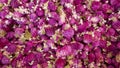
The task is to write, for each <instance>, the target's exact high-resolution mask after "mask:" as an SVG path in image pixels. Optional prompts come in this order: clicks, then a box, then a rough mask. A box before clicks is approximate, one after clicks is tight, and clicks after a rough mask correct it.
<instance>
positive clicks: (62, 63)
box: [55, 58, 66, 68]
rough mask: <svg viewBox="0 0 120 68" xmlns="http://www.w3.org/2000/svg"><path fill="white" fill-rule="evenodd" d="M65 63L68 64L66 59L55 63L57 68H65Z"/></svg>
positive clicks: (60, 59)
mask: <svg viewBox="0 0 120 68" xmlns="http://www.w3.org/2000/svg"><path fill="white" fill-rule="evenodd" d="M65 63H66V61H65V59H62V58H59V59H57V61H56V62H55V67H56V68H64V65H65Z"/></svg>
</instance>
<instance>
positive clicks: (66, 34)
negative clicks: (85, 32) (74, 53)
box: [63, 29, 74, 39]
mask: <svg viewBox="0 0 120 68" xmlns="http://www.w3.org/2000/svg"><path fill="white" fill-rule="evenodd" d="M73 35H74V30H73V29H67V30H65V31H64V32H63V36H64V37H66V38H68V39H69V38H72V37H73Z"/></svg>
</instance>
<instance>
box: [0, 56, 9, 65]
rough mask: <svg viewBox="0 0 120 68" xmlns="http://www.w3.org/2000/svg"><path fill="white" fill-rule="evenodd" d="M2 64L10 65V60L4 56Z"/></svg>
mask: <svg viewBox="0 0 120 68" xmlns="http://www.w3.org/2000/svg"><path fill="white" fill-rule="evenodd" d="M1 62H2V64H9V63H10V60H9V59H8V58H7V57H6V56H3V57H2V60H1Z"/></svg>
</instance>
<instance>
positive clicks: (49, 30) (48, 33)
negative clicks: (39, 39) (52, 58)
mask: <svg viewBox="0 0 120 68" xmlns="http://www.w3.org/2000/svg"><path fill="white" fill-rule="evenodd" d="M45 32H46V35H47V36H52V35H54V33H55V30H54V28H53V27H47V28H45Z"/></svg>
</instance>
